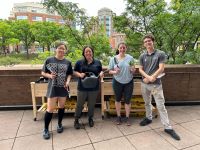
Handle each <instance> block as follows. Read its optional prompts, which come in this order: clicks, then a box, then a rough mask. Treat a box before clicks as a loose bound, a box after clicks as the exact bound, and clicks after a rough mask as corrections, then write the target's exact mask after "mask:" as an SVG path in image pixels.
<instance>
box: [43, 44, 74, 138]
mask: <svg viewBox="0 0 200 150" xmlns="http://www.w3.org/2000/svg"><path fill="white" fill-rule="evenodd" d="M66 50H67V48H66V45H65V44H64V43H59V44H58V45H57V46H56V54H55V56H54V57H50V58H47V60H46V61H45V63H44V66H43V68H42V73H41V74H42V75H43V76H44V77H46V78H48V79H49V81H48V89H47V94H46V97H47V111H46V113H45V116H44V131H43V138H44V139H49V138H50V134H49V129H48V128H49V124H50V122H51V119H52V115H53V111H54V109H55V108H56V104H57V101H58V126H57V132H58V133H62V132H63V126H62V119H63V116H64V111H65V101H66V97H67V96H68V91H67V88H68V86H69V83H70V80H71V75H72V74H73V70H72V65H71V62H70V61H69V60H67V59H65V57H64V55H65V51H66Z"/></svg>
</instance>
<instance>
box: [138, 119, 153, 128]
mask: <svg viewBox="0 0 200 150" xmlns="http://www.w3.org/2000/svg"><path fill="white" fill-rule="evenodd" d="M150 123H152V120H150V119H148V118H146V117H145V118H144V119H143V120H142V121H141V122H140V126H146V125H148V124H150Z"/></svg>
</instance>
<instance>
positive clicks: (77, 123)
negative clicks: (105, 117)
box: [74, 119, 81, 129]
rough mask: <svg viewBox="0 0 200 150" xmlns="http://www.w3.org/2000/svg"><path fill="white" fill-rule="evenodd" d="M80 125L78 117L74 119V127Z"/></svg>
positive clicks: (76, 127)
mask: <svg viewBox="0 0 200 150" xmlns="http://www.w3.org/2000/svg"><path fill="white" fill-rule="evenodd" d="M80 127H81V125H80V123H79V121H78V119H75V121H74V128H75V129H80Z"/></svg>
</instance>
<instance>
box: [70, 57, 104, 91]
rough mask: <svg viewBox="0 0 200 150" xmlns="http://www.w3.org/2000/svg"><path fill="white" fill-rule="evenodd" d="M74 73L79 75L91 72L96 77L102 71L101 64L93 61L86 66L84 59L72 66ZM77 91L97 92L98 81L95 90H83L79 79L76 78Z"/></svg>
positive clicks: (95, 60)
mask: <svg viewBox="0 0 200 150" xmlns="http://www.w3.org/2000/svg"><path fill="white" fill-rule="evenodd" d="M74 71H77V72H79V73H85V72H93V73H94V74H95V75H96V76H98V75H99V73H100V72H101V71H102V64H101V62H100V61H99V60H97V59H94V60H93V62H92V63H90V64H88V63H87V62H86V61H85V59H81V60H78V61H77V62H76V64H75V66H74ZM78 90H79V91H96V90H99V81H98V84H97V86H96V87H95V88H84V87H83V86H82V84H81V78H78Z"/></svg>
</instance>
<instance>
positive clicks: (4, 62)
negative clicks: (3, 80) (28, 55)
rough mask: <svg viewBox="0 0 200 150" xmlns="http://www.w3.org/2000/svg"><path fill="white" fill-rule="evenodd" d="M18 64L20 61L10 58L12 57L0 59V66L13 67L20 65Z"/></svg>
mask: <svg viewBox="0 0 200 150" xmlns="http://www.w3.org/2000/svg"><path fill="white" fill-rule="evenodd" d="M20 63H21V60H20V59H18V58H12V57H9V56H6V57H2V58H1V59H0V66H13V65H16V64H20Z"/></svg>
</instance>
